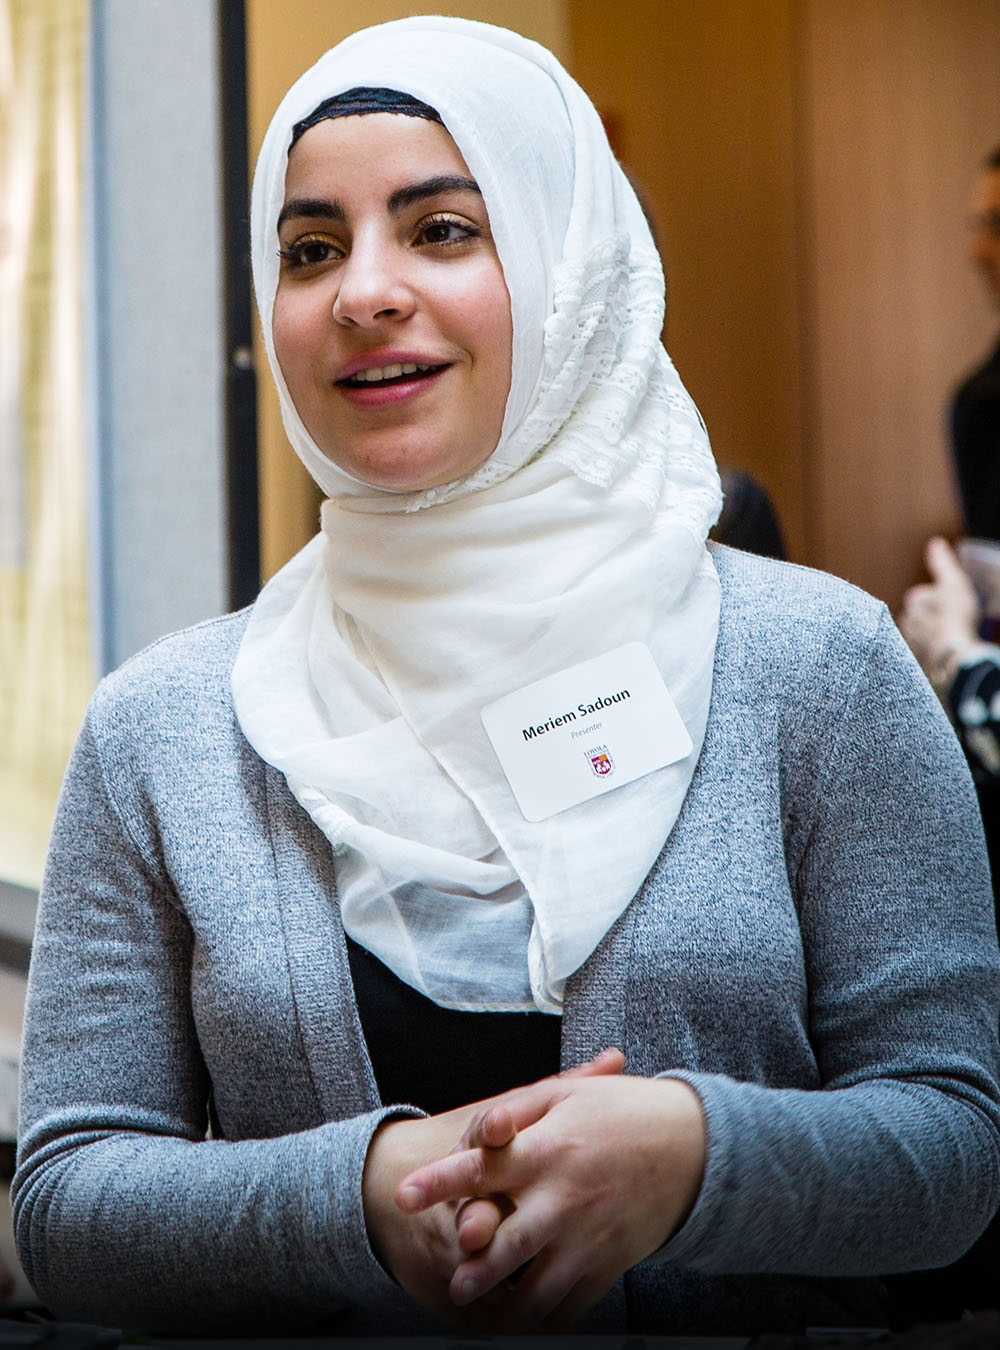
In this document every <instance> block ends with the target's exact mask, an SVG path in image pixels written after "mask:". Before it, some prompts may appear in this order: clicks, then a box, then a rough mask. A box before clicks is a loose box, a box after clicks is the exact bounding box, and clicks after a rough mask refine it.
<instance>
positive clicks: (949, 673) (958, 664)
mask: <svg viewBox="0 0 1000 1350" xmlns="http://www.w3.org/2000/svg"><path fill="white" fill-rule="evenodd" d="M996 655H997V648H995V647H991V646H989V645H988V644H987V643H984V642H979V641H978V640H977V639H976V638H958V639H956V640H955V641H954V642H952V643H949V645H948V646H947V647H944V648H943V649H942V650H941V651H940V652H939V653H938V654H937V656H936V657H935V659H934V661H933V663H932V664H931V666H930V668H929V669H928V671H927V678H928V679H929V680H930V682H931V686H932V688H933V689H934V692H935V693H936V694H937V695H938V697H939V698H940V699H941V700H942V701H944V700H946V699H947V697H948V691H949V690H950V689H951V686H952V684H953V683H954V680H955V676H956V675H957V674H958V672H959V670H960V669H961V668H962V666H967V665H969V664H970V663H971V662H973V661H977V660H980V659H981V658H982V657H985V656H989V657H995V656H996Z"/></svg>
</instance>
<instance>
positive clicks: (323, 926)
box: [14, 548, 1000, 1334]
mask: <svg viewBox="0 0 1000 1350" xmlns="http://www.w3.org/2000/svg"><path fill="white" fill-rule="evenodd" d="M715 558H716V563H717V566H718V569H719V573H720V577H721V580H722V585H723V603H722V624H721V631H720V635H719V643H718V649H717V655H716V665H715V679H714V686H713V693H712V703H711V713H710V719H709V726H708V734H707V737H706V740H705V745H704V749H703V751H702V754H701V758H700V762H699V764H698V767H697V770H696V772H695V775H694V779H693V781H692V784H691V787H690V790H689V792H688V796H687V799H686V802H685V804H684V807H683V810H682V812H681V815H680V817H679V819H678V821H677V824H676V826H675V828H674V830H673V832H672V834H671V836H670V838H669V839H668V840H667V841H666V844H665V846H664V849H663V852H662V854H661V855H660V857H659V859H658V861H657V863H656V865H655V866H654V867H653V869H652V871H651V873H650V875H649V877H648V879H647V880H646V882H645V884H644V885H643V887H642V889H641V891H640V892H639V894H638V895H637V896H636V897H635V899H634V900H633V902H632V904H631V905H630V907H629V908H628V910H627V911H626V912H625V914H624V915H623V916H622V918H621V919H620V920H619V921H618V922H617V923H616V924H615V926H614V928H613V929H612V930H611V931H610V932H609V933H608V934H607V935H606V937H605V939H604V940H603V941H602V943H601V944H600V946H599V948H598V950H597V951H596V952H595V953H594V954H593V956H592V957H591V958H590V959H589V960H588V961H587V962H586V963H585V964H584V966H583V967H582V968H581V969H580V970H579V971H578V972H577V973H576V974H575V975H574V976H573V978H572V979H571V981H570V984H569V988H568V990H567V997H566V1005H565V1015H564V1018H563V1029H562V1059H563V1063H564V1064H566V1065H569V1064H573V1063H576V1062H578V1061H580V1060H582V1059H584V1058H586V1057H588V1056H590V1055H591V1054H593V1053H595V1052H596V1051H597V1050H599V1049H600V1048H601V1047H603V1046H607V1045H617V1046H620V1047H621V1048H622V1049H623V1050H624V1051H625V1053H626V1055H627V1057H628V1065H629V1070H630V1071H631V1072H632V1073H638V1074H670V1075H675V1076H678V1077H682V1078H684V1079H686V1080H687V1081H688V1082H690V1083H691V1084H693V1085H694V1087H695V1089H696V1090H697V1092H698V1093H699V1095H700V1098H701V1100H702V1102H703V1105H704V1109H705V1113H706V1117H707V1124H708V1164H707V1171H706V1175H705V1179H704V1184H703V1186H702V1189H701V1194H700V1197H699V1199H698V1201H697V1204H696V1206H695V1209H694V1211H693V1212H692V1213H691V1215H690V1217H689V1218H688V1220H687V1222H686V1223H685V1224H684V1226H683V1228H682V1229H681V1231H680V1232H679V1233H678V1234H677V1235H676V1236H675V1237H674V1238H673V1239H672V1240H671V1241H670V1242H669V1243H668V1244H667V1246H666V1247H665V1248H663V1249H662V1250H661V1251H660V1252H659V1253H657V1255H656V1257H655V1258H653V1259H651V1260H649V1261H646V1262H644V1263H642V1264H641V1265H640V1266H637V1267H635V1268H634V1269H633V1270H632V1271H630V1272H629V1273H628V1275H627V1276H626V1277H625V1278H624V1280H622V1281H619V1283H618V1285H617V1286H616V1287H615V1289H614V1290H612V1292H611V1293H610V1294H609V1295H608V1296H607V1297H606V1298H605V1299H604V1300H603V1301H602V1303H601V1304H600V1305H598V1308H597V1309H596V1310H595V1312H594V1314H593V1315H592V1317H591V1319H590V1321H589V1323H588V1324H587V1329H589V1330H593V1331H597V1330H625V1329H629V1330H644V1331H658V1332H677V1331H688V1332H703V1333H710V1332H715V1333H721V1332H733V1333H744V1334H748V1333H751V1332H754V1331H758V1330H761V1329H772V1330H778V1329H792V1328H796V1327H801V1326H802V1325H803V1324H805V1323H816V1322H821V1323H824V1322H825V1323H827V1324H829V1323H847V1322H851V1321H872V1320H878V1319H879V1318H880V1316H881V1313H882V1306H881V1299H882V1295H883V1291H882V1287H881V1285H880V1284H879V1282H878V1281H877V1280H875V1279H873V1278H871V1277H873V1276H875V1275H876V1274H877V1273H879V1272H890V1271H900V1270H906V1269H914V1268H920V1267H925V1266H930V1265H935V1264H944V1263H946V1262H948V1261H950V1260H953V1259H954V1258H955V1257H957V1256H958V1255H959V1253H960V1252H962V1251H963V1250H964V1248H966V1247H967V1246H968V1245H969V1243H971V1242H972V1240H973V1239H974V1238H975V1236H976V1235H977V1233H978V1232H979V1231H980V1230H981V1229H982V1228H983V1227H984V1225H985V1224H986V1222H987V1220H988V1219H989V1217H990V1215H991V1213H992V1212H993V1210H994V1208H995V1207H996V1205H997V1202H998V1197H1000V1133H998V1116H1000V1112H998V1092H997V1083H996V1074H997V1068H998V1064H997V1058H998V1047H997V1012H998V1005H1000V961H998V952H997V945H996V937H995V932H994V919H993V905H992V899H991V893H990V882H989V876H988V871H987V866H986V861H985V854H984V849H983V843H982V835H981V830H980V826H979V822H978V816H977V811H976V802H975V797H974V795H973V791H972V786H971V783H970V780H969V776H968V772H967V770H966V767H965V764H964V762H963V759H962V756H961V754H960V752H959V749H958V746H957V743H956V741H955V738H954V735H953V733H952V731H951V728H950V727H949V725H948V723H947V721H946V719H945V717H944V715H943V714H942V712H941V709H940V708H939V706H938V704H937V701H936V700H935V699H934V697H933V695H932V694H931V692H930V689H929V688H928V686H927V684H926V683H925V681H924V680H923V677H922V676H921V675H920V673H919V671H918V670H917V668H916V665H915V663H914V662H913V661H912V659H911V658H910V656H909V654H908V653H907V651H906V649H905V648H904V646H903V644H902V642H901V640H900V638H899V636H898V634H897V633H896V631H895V629H894V628H893V626H892V623H891V621H890V619H889V617H888V614H887V613H886V611H885V610H884V608H883V607H882V606H880V605H878V604H876V602H874V601H873V600H871V599H870V598H869V597H867V596H865V595H863V594H861V593H860V592H858V591H856V590H854V589H853V588H852V587H849V586H847V585H846V584H844V583H842V582H839V581H836V580H834V579H833V578H831V577H828V576H824V575H822V574H818V573H813V572H809V571H806V570H804V569H800V568H794V567H790V566H787V565H784V564H780V563H774V562H771V561H768V560H764V559H755V558H751V557H749V556H747V555H742V554H738V553H734V552H732V551H730V550H726V549H721V548H719V549H716V550H715ZM243 626H244V618H243V616H241V615H234V616H231V617H227V618H222V619H219V620H217V621H214V622H211V623H206V624H203V625H201V626H199V627H197V628H194V629H192V630H190V631H188V632H184V633H178V634H175V635H173V636H171V637H167V638H164V639H162V640H161V641H160V642H158V643H156V644H154V645H153V646H152V647H150V648H149V649H148V650H146V651H145V652H143V653H141V654H140V655H139V656H137V657H135V658H134V659H133V660H131V661H129V662H128V663H127V664H126V665H125V666H123V667H122V668H121V669H120V670H119V671H117V672H116V673H115V674H113V675H112V676H110V677H109V678H108V679H107V680H105V681H104V682H103V683H102V685H101V686H100V688H99V689H98V691H97V693H96V694H95V696H94V699H93V702H92V705H91V708H90V711H89V713H88V716H87V719H86V723H85V725H84V728H83V730H82V732H81V735H80V739H79V742H78V745H77V747H76V750H75V752H74V756H73V759H72V762H71V765H70V769H69V772H68V776H67V780H66V784H65V787H64V790H63V794H62V798H61V802H60V807H59V813H58V818H57V822H56V826H55V832H54V836H53V842H52V849H51V855H50V859H49V864H48V870H47V873H46V878H45V884H44V889H43V896H42V903H41V911H40V918H39V926H38V933H37V937H36V941H35V948H34V955H33V960H32V969H31V977H30V989H29V998H28V1009H27V1029H26V1037H25V1045H24V1067H23V1084H22V1123H21V1131H22V1133H21V1143H20V1154H19V1167H18V1172H17V1176H16V1180H15V1184H14V1206H15V1216H16V1231H17V1240H18V1246H19V1251H20V1254H21V1259H22V1261H23V1262H24V1266H25V1269H26V1271H27V1273H28V1275H29V1278H30V1279H31V1280H32V1282H33V1283H34V1285H35V1287H36V1289H37V1290H38V1292H39V1294H40V1296H41V1297H42V1299H43V1300H44V1301H45V1302H46V1303H47V1304H48V1305H49V1306H50V1308H51V1309H52V1310H53V1311H54V1312H55V1313H56V1314H57V1315H58V1316H60V1317H62V1318H66V1319H75V1320H85V1321H97V1322H103V1323H110V1324H113V1325H119V1326H121V1325H125V1326H131V1327H139V1328H146V1329H153V1328H156V1329H171V1328H173V1329H190V1330H195V1331H201V1332H207V1331H209V1330H214V1331H216V1332H227V1333H229V1334H234V1333H235V1332H237V1331H240V1330H246V1329H252V1330H254V1331H256V1332H257V1333H261V1332H264V1331H271V1332H272V1333H277V1332H283V1333H286V1334H287V1333H289V1332H294V1331H310V1330H313V1331H319V1330H323V1331H325V1332H328V1333H329V1332H339V1333H344V1334H348V1333H351V1334H360V1333H363V1332H366V1331H367V1332H372V1331H382V1332H385V1333H395V1332H399V1331H403V1330H405V1331H407V1332H410V1333H416V1332H422V1333H424V1334H427V1333H428V1332H431V1331H433V1330H434V1329H435V1328H436V1325H437V1324H433V1323H431V1322H430V1320H429V1319H426V1318H424V1317H423V1316H422V1314H421V1313H420V1312H419V1311H418V1310H416V1308H415V1306H414V1305H413V1304H412V1303H410V1302H409V1300H408V1299H407V1298H406V1297H405V1296H404V1295H402V1294H401V1293H400V1292H399V1291H398V1289H397V1288H396V1286H395V1285H394V1283H393V1281H392V1280H391V1279H390V1278H389V1277H388V1275H387V1274H386V1273H385V1272H384V1271H383V1270H382V1268H381V1267H380V1266H379V1264H378V1262H377V1261H376V1260H375V1258H374V1256H373V1255H372V1252H371V1250H370V1248H369V1245H368V1242H367V1239H366V1234H365V1226H364V1221H363V1213H362V1206H361V1173H362V1167H363V1164H364V1158H365V1151H366V1148H367V1146H368V1142H369V1140H370V1138H371V1136H372V1133H373V1131H374V1129H375V1127H376V1125H377V1124H378V1122H379V1121H380V1120H381V1119H383V1117H384V1116H385V1114H386V1109H384V1108H382V1107H380V1104H379V1100H378V1094H377V1092H376V1088H375V1082H374V1079H373V1076H372V1070H371V1065H370V1062H369V1059H368V1055H367V1052H366V1049H365V1045H364V1041H363V1037H362V1034H361V1028H360V1024H359V1021H358V1013H357V1007H356V1004H355V1001H354V997H353V992H352V986H351V982H350V978H349V972H348V963H347V956H346V951H345V944H344V936H343V930H342V928H341V925H340V919H339V915H338V910H337V891H336V879H335V867H334V861H333V858H332V857H331V853H330V850H329V847H328V845H327V843H326V840H325V839H324V838H323V836H322V835H321V834H319V833H318V831H317V830H316V828H315V827H314V825H313V824H312V822H311V821H310V819H309V818H308V817H307V816H306V815H305V813H304V812H303V811H302V810H301V808H300V807H299V806H298V804H297V803H296V801H295V800H294V798H293V797H292V796H291V794H290V793H289V791H288V789H287V786H286V784H285V782H284V779H283V778H282V776H281V775H280V774H279V773H277V772H276V771H275V770H273V769H272V768H270V767H269V766H268V765H266V764H264V763H262V762H261V760H260V759H259V758H258V757H257V756H256V755H255V754H254V752H253V751H252V750H251V749H250V747H249V746H248V744H247V743H246V741H245V740H244V739H243V736H242V735H241V732H240V729H239V727H238V725H237V723H236V720H235V717H234V713H233V707H232V702H231V698H230V692H229V675H230V669H231V666H232V662H233V659H234V655H235V652H236V648H237V645H238V643H239V639H240V635H241V633H242V631H243ZM541 828H544V826H543V827H541ZM400 1034H401V1035H405V1028H401V1029H400ZM442 1053H443V1054H446V1053H447V1048H446V1047H442ZM210 1121H211V1124H210ZM206 1134H208V1135H209V1137H207V1138H206Z"/></svg>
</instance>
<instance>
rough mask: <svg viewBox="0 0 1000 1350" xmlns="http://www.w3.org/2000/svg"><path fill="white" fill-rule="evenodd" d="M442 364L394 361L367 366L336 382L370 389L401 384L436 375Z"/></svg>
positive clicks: (349, 387) (352, 387)
mask: <svg viewBox="0 0 1000 1350" xmlns="http://www.w3.org/2000/svg"><path fill="white" fill-rule="evenodd" d="M443 369H444V365H443V364H438V365H431V364H427V363H423V362H418V361H396V362H392V363H389V364H387V365H383V366H368V367H366V368H364V369H362V370H357V371H355V372H354V373H353V374H351V375H347V376H344V377H342V378H341V379H339V380H337V384H339V385H342V386H343V387H345V388H348V389H371V388H379V387H383V386H385V385H392V384H402V383H404V382H406V381H410V380H414V379H418V380H419V379H423V378H425V377H426V376H428V375H436V374H437V373H438V371H440V370H443Z"/></svg>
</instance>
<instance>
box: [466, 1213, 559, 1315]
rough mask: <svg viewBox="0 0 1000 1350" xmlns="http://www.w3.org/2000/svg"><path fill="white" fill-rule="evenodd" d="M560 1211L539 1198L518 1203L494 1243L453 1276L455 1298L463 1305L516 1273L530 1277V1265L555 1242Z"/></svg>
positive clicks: (501, 1225) (519, 1279)
mask: <svg viewBox="0 0 1000 1350" xmlns="http://www.w3.org/2000/svg"><path fill="white" fill-rule="evenodd" d="M557 1218H558V1216H557V1213H556V1210H555V1208H554V1207H553V1206H551V1205H550V1204H548V1203H546V1202H544V1201H536V1202H535V1203H534V1204H532V1203H528V1204H525V1205H523V1206H518V1207H517V1208H516V1209H515V1210H514V1211H513V1213H512V1214H511V1215H510V1217H509V1218H507V1219H505V1220H504V1221H503V1223H501V1224H500V1226H499V1228H498V1229H497V1232H496V1236H495V1237H494V1238H493V1241H492V1242H491V1243H490V1245H489V1246H488V1247H487V1248H485V1249H484V1251H483V1252H482V1253H481V1254H480V1255H478V1256H474V1257H472V1258H471V1259H470V1260H468V1261H463V1262H462V1264H461V1265H460V1266H459V1267H458V1269H457V1270H456V1271H455V1274H454V1275H453V1276H452V1279H451V1283H450V1285H449V1287H448V1291H449V1294H450V1296H451V1299H452V1301H453V1302H454V1303H455V1304H457V1306H458V1307H460V1308H463V1307H466V1306H468V1304H470V1303H473V1302H474V1301H475V1300H476V1299H478V1298H482V1297H483V1295H484V1294H487V1293H489V1292H490V1290H492V1289H496V1288H498V1287H499V1286H503V1285H504V1284H505V1283H506V1281H508V1280H510V1279H511V1277H512V1276H517V1279H518V1289H520V1281H521V1280H522V1279H527V1278H528V1274H529V1272H530V1266H529V1267H528V1270H527V1271H523V1272H522V1267H524V1266H528V1263H529V1262H531V1261H533V1259H534V1258H535V1257H537V1256H538V1253H539V1252H541V1251H543V1250H544V1248H545V1247H547V1246H548V1244H549V1243H550V1242H551V1241H552V1239H553V1237H554V1236H555V1233H556V1228H557Z"/></svg>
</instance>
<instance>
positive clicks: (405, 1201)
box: [399, 1186, 424, 1209]
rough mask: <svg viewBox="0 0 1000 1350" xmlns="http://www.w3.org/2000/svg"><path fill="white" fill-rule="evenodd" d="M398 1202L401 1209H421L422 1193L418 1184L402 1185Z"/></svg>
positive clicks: (422, 1202)
mask: <svg viewBox="0 0 1000 1350" xmlns="http://www.w3.org/2000/svg"><path fill="white" fill-rule="evenodd" d="M399 1202H400V1204H401V1205H402V1207H403V1209H422V1208H423V1204H424V1193H423V1191H422V1190H421V1189H420V1187H419V1186H404V1187H403V1189H402V1190H401V1191H400V1193H399Z"/></svg>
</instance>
